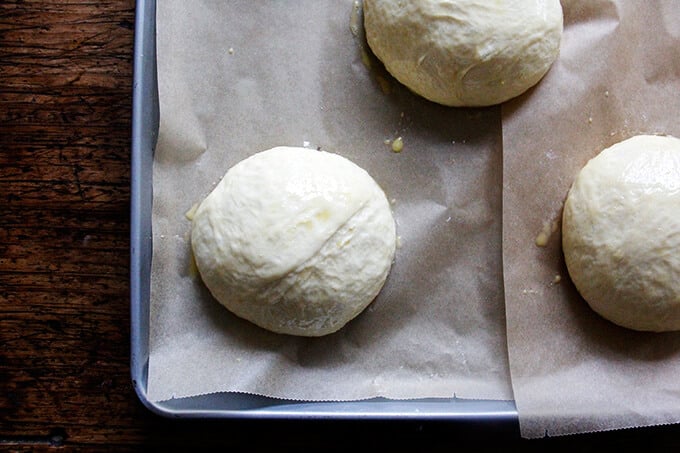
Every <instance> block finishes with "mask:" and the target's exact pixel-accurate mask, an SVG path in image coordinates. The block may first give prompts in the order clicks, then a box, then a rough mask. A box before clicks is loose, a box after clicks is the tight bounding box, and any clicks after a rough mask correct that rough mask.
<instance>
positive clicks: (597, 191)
mask: <svg viewBox="0 0 680 453" xmlns="http://www.w3.org/2000/svg"><path fill="white" fill-rule="evenodd" d="M562 245H563V248H564V256H565V258H566V262H567V267H568V270H569V275H570V276H571V278H572V280H573V281H574V284H575V285H576V288H577V289H578V291H579V292H580V293H581V295H582V296H583V298H584V299H585V300H586V301H587V302H588V304H590V306H591V307H592V308H593V309H594V310H595V311H596V312H598V313H599V314H600V315H602V316H603V317H605V318H607V319H609V320H610V321H612V322H614V323H616V324H619V325H621V326H624V327H628V328H630V329H635V330H645V331H656V332H660V331H670V330H680V140H678V139H677V138H673V137H668V136H665V137H664V136H649V135H642V136H637V137H633V138H631V139H628V140H625V141H623V142H620V143H618V144H616V145H614V146H612V147H610V148H608V149H605V150H604V151H602V152H601V153H600V154H599V155H598V156H596V157H595V158H593V159H592V160H590V162H588V164H587V165H586V166H585V167H584V168H583V169H582V170H581V172H580V173H579V174H578V176H577V178H576V180H575V181H574V184H573V186H572V187H571V190H570V191H569V195H568V196H567V201H566V204H565V206H564V214H563V229H562Z"/></svg>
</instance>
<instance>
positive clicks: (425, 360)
mask: <svg viewBox="0 0 680 453" xmlns="http://www.w3.org/2000/svg"><path fill="white" fill-rule="evenodd" d="M352 11H353V2H352V1H337V0H327V1H319V0H304V1H303V0H301V1H296V2H278V1H257V2H253V1H250V0H234V1H229V2H222V1H217V0H214V1H209V0H203V1H198V0H194V1H186V0H164V1H162V2H158V10H157V27H158V35H157V43H158V75H159V85H160V87H159V90H160V93H159V94H160V111H161V127H160V136H159V143H158V146H157V149H156V154H155V162H154V174H153V188H154V207H153V244H154V249H153V269H152V282H151V283H152V300H151V326H150V328H151V334H150V358H149V379H148V395H149V398H150V399H151V400H153V401H160V400H165V399H169V398H179V397H186V396H191V395H199V394H205V393H211V392H219V391H232V392H250V393H256V394H263V395H268V396H273V397H281V398H289V399H304V400H352V399H362V398H369V397H376V396H383V397H387V398H395V399H397V398H398V399H401V398H419V397H447V398H449V397H452V396H454V395H455V396H457V397H461V398H489V399H512V393H511V387H510V379H509V369H508V361H507V349H506V337H505V315H504V303H503V284H502V264H501V242H500V241H501V166H502V156H501V136H500V111H499V109H498V108H489V109H473V110H466V109H451V108H445V107H440V106H437V105H435V104H433V103H430V102H427V101H425V100H422V99H420V98H418V97H417V96H414V95H412V94H411V93H409V92H408V91H407V90H405V89H404V88H402V87H400V86H399V85H398V84H396V83H395V82H394V80H392V79H391V78H390V77H389V76H387V75H386V74H384V72H381V69H380V67H379V66H378V65H376V62H375V60H372V64H371V69H369V68H367V65H366V64H365V63H368V62H369V61H371V60H370V58H368V57H367V55H365V54H363V52H362V51H361V34H360V33H357V35H358V36H355V34H353V33H351V32H350V25H352V27H353V28H355V27H356V26H357V25H360V22H357V21H356V17H355V18H354V19H351V17H352ZM355 31H356V29H355ZM398 136H401V137H403V141H404V149H403V151H402V152H401V153H398V154H397V153H393V152H392V151H391V149H390V147H389V146H388V145H387V144H386V143H385V140H392V139H395V138H396V137H398ZM276 145H292V146H309V147H313V148H317V147H320V148H322V149H324V150H326V151H331V152H336V153H338V154H341V155H343V156H345V157H347V158H349V159H351V160H353V161H354V162H355V163H357V164H358V165H359V166H361V167H363V168H365V169H366V170H367V171H368V172H369V173H370V174H371V175H372V176H373V177H374V178H375V179H376V181H377V182H378V183H379V184H380V185H381V186H382V188H383V189H384V190H385V192H386V194H387V196H388V198H389V199H392V200H394V203H393V209H394V214H395V218H396V222H397V234H398V235H399V236H400V238H401V244H402V246H401V247H400V248H399V249H398V251H397V257H396V261H395V263H394V266H393V268H392V271H391V274H390V276H389V278H388V281H387V283H386V285H385V287H384V288H383V291H382V292H381V294H380V295H379V296H378V298H377V299H376V300H375V301H374V303H373V304H372V305H371V306H370V307H369V308H368V309H367V310H366V311H365V312H364V313H362V314H361V315H360V316H359V317H358V318H356V319H355V320H353V321H352V322H351V323H350V324H348V325H347V326H346V327H345V328H343V329H342V330H341V331H340V332H338V333H336V334H333V335H330V336H327V337H322V338H318V339H305V338H295V337H290V336H284V335H278V334H273V333H269V332H266V331H264V330H262V329H260V328H258V327H255V326H254V325H251V324H250V323H248V322H246V321H243V320H240V319H238V318H236V317H235V316H233V315H231V314H230V313H229V312H227V310H226V309H224V308H222V306H221V305H219V304H218V303H217V302H216V301H215V300H213V299H212V298H211V297H210V295H209V293H208V292H207V290H205V288H204V287H203V285H202V283H201V281H200V278H199V277H198V276H197V274H196V273H195V271H192V268H191V265H190V262H191V257H190V245H189V241H188V233H189V230H190V223H189V221H188V220H187V219H186V218H185V212H187V211H188V210H189V209H190V208H191V207H192V205H194V204H195V203H196V202H199V201H200V200H201V199H202V198H203V197H205V196H206V195H207V194H208V193H209V192H210V191H211V190H212V188H213V187H214V185H215V184H216V183H217V182H218V181H219V179H220V178H221V177H222V175H223V174H224V173H225V172H226V170H227V169H228V168H229V167H231V166H232V165H234V164H235V163H237V162H238V161H239V160H241V159H243V158H245V157H247V156H249V155H251V154H253V153H255V152H258V151H262V150H265V149H267V148H270V147H273V146H276Z"/></svg>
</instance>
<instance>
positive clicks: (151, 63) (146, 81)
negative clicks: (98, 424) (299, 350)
mask: <svg viewBox="0 0 680 453" xmlns="http://www.w3.org/2000/svg"><path fill="white" fill-rule="evenodd" d="M155 22H156V1H155V0H137V5H136V23H135V51H134V81H133V107H132V161H131V166H132V168H131V200H130V204H131V206H130V210H131V211H130V310H131V313H130V315H131V355H130V366H131V377H132V383H133V386H134V388H135V391H136V392H137V395H138V397H139V399H140V401H141V402H142V403H143V404H144V405H145V406H146V407H147V408H149V409H150V410H151V411H153V412H155V413H157V414H159V415H162V416H166V417H177V418H199V417H205V418H286V419H313V418H320V419H415V420H451V421H473V422H475V421H479V422H484V421H487V422H501V423H513V424H514V423H517V410H516V408H515V404H514V403H513V402H512V401H492V400H465V399H457V398H451V399H419V400H407V401H395V400H387V399H384V398H374V399H369V400H362V401H351V402H330V401H329V402H300V401H288V400H281V399H274V398H267V397H263V396H257V395H250V394H243V393H217V394H210V395H203V396H197V397H192V398H182V399H174V400H170V401H165V402H160V403H157V402H152V401H150V400H149V399H148V398H147V392H146V389H147V377H148V365H149V306H150V280H151V279H150V276H151V254H152V234H151V227H152V225H151V206H152V201H153V197H152V168H153V151H154V148H155V144H156V138H157V135H158V122H159V108H158V84H157V75H156V23H155Z"/></svg>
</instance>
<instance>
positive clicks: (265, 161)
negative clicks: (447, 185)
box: [191, 147, 396, 336]
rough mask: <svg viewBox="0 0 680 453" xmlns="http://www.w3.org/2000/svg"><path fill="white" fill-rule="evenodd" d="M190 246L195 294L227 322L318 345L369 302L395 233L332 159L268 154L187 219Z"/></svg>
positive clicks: (293, 152) (355, 177)
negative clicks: (220, 309)
mask: <svg viewBox="0 0 680 453" xmlns="http://www.w3.org/2000/svg"><path fill="white" fill-rule="evenodd" d="M191 245H192V248H193V253H194V258H195V260H196V265H197V267H198V270H199V272H200V275H201V277H202V279H203V281H204V283H205V285H206V286H207V287H208V289H209V290H210V292H211V293H212V294H213V296H214V297H215V298H216V299H217V300H218V301H219V302H220V303H222V304H223V305H224V306H225V307H226V308H228V309H229V310H230V311H231V312H233V313H234V314H236V315H237V316H240V317H242V318H245V319H247V320H249V321H251V322H253V323H255V324H257V325H259V326H260V327H263V328H265V329H268V330H271V331H274V332H279V333H285V334H291V335H302V336H321V335H326V334H329V333H332V332H335V331H337V330H338V329H340V328H341V327H342V326H344V325H345V324H346V323H347V322H348V321H350V320H351V319H352V318H354V317H355V316H357V315H358V314H359V313H360V312H361V311H362V310H363V309H364V308H366V306H368V305H369V304H370V303H371V301H372V300H373V299H374V298H375V297H376V295H377V294H378V292H379V291H380V289H381V288H382V286H383V284H384V283H385V280H386V278H387V275H388V273H389V270H390V267H391V265H392V260H393V258H394V253H395V247H396V232H395V223H394V218H393V217H392V211H391V209H390V205H389V203H388V201H387V199H386V198H385V194H384V192H383V191H382V189H381V188H380V187H379V186H378V184H377V183H376V182H375V181H374V180H373V178H371V176H370V175H369V174H368V173H367V172H366V171H364V170H363V169H361V168H360V167H358V166H357V165H355V164H354V163H352V162H350V161H349V160H347V159H345V158H344V157H341V156H339V155H337V154H332V153H327V152H323V151H315V150H310V149H306V148H291V147H277V148H272V149H270V150H267V151H263V152H260V153H258V154H255V155H253V156H251V157H249V158H247V159H245V160H243V161H241V162H239V163H238V164H236V165H235V166H233V167H232V168H231V169H230V170H229V171H228V172H227V173H226V175H225V176H224V178H223V179H222V181H220V183H219V184H218V185H217V187H216V188H215V189H214V190H213V191H212V193H210V195H208V197H206V199H205V200H204V201H203V202H202V203H201V204H200V206H199V207H198V209H197V210H196V213H195V215H194V218H193V223H192V231H191Z"/></svg>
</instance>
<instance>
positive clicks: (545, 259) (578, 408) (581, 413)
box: [503, 0, 680, 437]
mask: <svg viewBox="0 0 680 453" xmlns="http://www.w3.org/2000/svg"><path fill="white" fill-rule="evenodd" d="M562 4H563V7H564V12H565V34H564V39H563V42H562V47H561V54H560V57H559V60H558V61H557V63H556V64H555V65H554V66H553V68H552V69H551V71H550V72H549V74H548V75H547V77H546V78H545V79H544V80H543V81H542V82H541V83H540V84H539V85H538V86H537V87H536V89H534V90H532V91H531V92H530V93H528V94H527V95H526V96H523V97H521V98H519V99H517V100H516V101H513V102H511V103H509V104H507V105H505V106H504V107H503V147H504V151H503V152H504V174H503V217H504V218H503V258H504V264H505V269H504V277H505V291H506V309H507V329H508V331H507V332H508V348H509V357H510V365H511V374H512V385H513V389H514V395H515V400H516V404H517V407H518V410H519V415H520V426H521V430H522V435H523V436H525V437H539V436H541V437H542V436H544V435H559V434H569V433H577V432H586V431H597V430H607V429H615V428H623V427H633V426H640V425H653V424H663V423H673V422H680V332H676V333H666V334H650V333H639V332H634V331H631V330H626V329H624V328H621V327H617V326H615V325H614V324H612V323H609V322H608V321H605V320H604V319H603V318H600V317H599V316H598V315H596V314H595V313H594V312H593V311H591V310H590V309H589V307H588V306H587V304H586V303H585V301H583V300H582V299H581V298H580V296H579V295H578V293H577V292H576V290H575V289H574V287H573V285H572V284H571V282H570V280H569V278H568V273H567V270H566V267H565V265H564V262H563V256H562V251H561V231H560V229H559V226H560V217H561V212H562V205H563V202H564V199H565V198H566V195H567V191H568V190H569V187H570V186H571V183H572V181H573V179H574V177H575V176H576V174H577V173H578V171H579V170H580V169H581V168H582V167H583V165H585V163H586V162H587V161H588V159H590V158H592V157H594V156H595V155H596V154H597V153H599V151H601V150H602V149H603V148H605V147H607V146H610V145H612V144H614V143H616V142H618V141H621V140H623V139H625V138H628V137H630V136H633V135H636V134H640V133H647V134H670V135H676V136H680V122H679V121H678V112H680V96H679V93H680V9H679V8H678V6H680V5H679V4H678V2H677V1H675V0H666V1H642V0H633V1H631V0H625V1H624V0H621V1H606V0H598V1H593V0H581V1H576V0H573V1H563V2H562ZM678 215H680V213H679V214H678ZM537 239H538V240H539V241H538V242H541V240H542V239H547V245H546V246H545V247H538V246H536V244H535V242H536V240H537ZM556 276H560V278H561V282H557V280H559V278H556Z"/></svg>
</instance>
